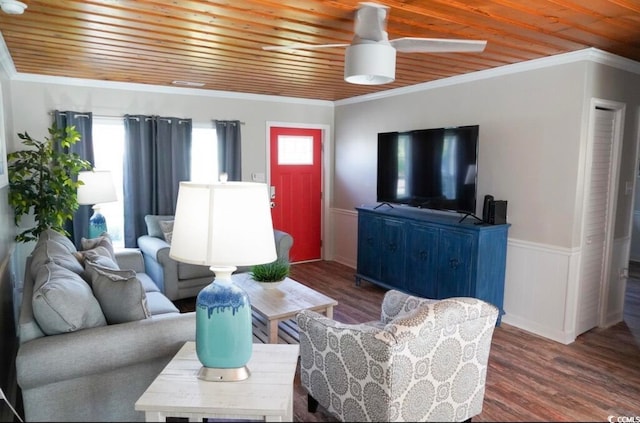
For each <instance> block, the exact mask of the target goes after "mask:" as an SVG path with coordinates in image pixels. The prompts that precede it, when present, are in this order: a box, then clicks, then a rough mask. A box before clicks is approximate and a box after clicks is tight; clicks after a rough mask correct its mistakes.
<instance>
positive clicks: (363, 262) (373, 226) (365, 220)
mask: <svg viewBox="0 0 640 423" xmlns="http://www.w3.org/2000/svg"><path fill="white" fill-rule="evenodd" d="M381 221H382V219H380V218H379V217H376V216H371V215H367V214H365V213H360V214H359V215H358V270H357V271H358V273H359V274H360V275H362V276H366V277H369V278H372V279H374V280H379V279H380V268H381V267H380V246H381V234H382V233H381Z"/></svg>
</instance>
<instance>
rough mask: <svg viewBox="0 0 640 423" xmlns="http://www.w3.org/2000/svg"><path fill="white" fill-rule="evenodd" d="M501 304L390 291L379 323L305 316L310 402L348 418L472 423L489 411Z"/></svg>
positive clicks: (304, 376) (304, 364)
mask: <svg viewBox="0 0 640 423" xmlns="http://www.w3.org/2000/svg"><path fill="white" fill-rule="evenodd" d="M497 318H498V309H497V308H496V307H494V306H493V305H491V304H489V303H486V302H484V301H481V300H478V299H475V298H449V299H445V300H429V299H424V298H419V297H413V296H410V295H407V294H404V293H401V292H399V291H394V290H391V291H389V292H387V294H385V297H384V300H383V303H382V313H381V318H380V321H376V322H368V323H363V324H357V325H349V324H343V323H339V322H336V321H334V320H332V319H328V318H326V317H325V316H323V315H321V314H318V313H316V312H313V311H303V312H301V313H299V314H298V316H297V320H298V326H299V330H300V355H301V362H300V379H301V383H302V386H303V387H304V388H305V389H306V391H307V392H308V401H309V402H308V407H309V411H310V412H315V411H316V409H317V406H318V404H319V405H321V406H322V407H324V408H325V409H326V410H327V411H328V412H330V413H331V414H333V415H334V416H336V417H337V418H338V419H339V420H342V421H378V422H384V421H391V422H395V421H465V420H470V419H471V417H473V416H475V415H477V414H479V413H480V412H481V411H482V403H483V400H484V391H485V380H486V373H487V362H488V358H489V350H490V347H491V338H492V336H493V330H494V328H495V324H496V320H497Z"/></svg>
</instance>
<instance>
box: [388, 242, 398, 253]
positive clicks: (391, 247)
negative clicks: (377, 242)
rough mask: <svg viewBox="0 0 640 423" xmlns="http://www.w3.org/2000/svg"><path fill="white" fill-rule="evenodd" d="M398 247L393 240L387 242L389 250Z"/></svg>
mask: <svg viewBox="0 0 640 423" xmlns="http://www.w3.org/2000/svg"><path fill="white" fill-rule="evenodd" d="M397 249H398V245H397V244H396V243H394V242H390V243H389V251H395V250H397Z"/></svg>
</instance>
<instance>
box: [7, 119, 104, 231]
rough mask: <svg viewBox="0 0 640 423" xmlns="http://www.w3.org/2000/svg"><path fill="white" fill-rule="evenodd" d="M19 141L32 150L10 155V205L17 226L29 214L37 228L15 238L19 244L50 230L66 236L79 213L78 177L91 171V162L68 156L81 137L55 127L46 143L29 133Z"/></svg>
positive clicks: (8, 163)
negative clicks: (67, 223)
mask: <svg viewBox="0 0 640 423" xmlns="http://www.w3.org/2000/svg"><path fill="white" fill-rule="evenodd" d="M18 137H19V138H20V139H21V140H22V143H23V144H24V145H25V146H27V147H29V148H28V149H25V150H20V151H15V152H12V153H9V154H8V155H7V167H8V174H9V205H10V206H11V207H12V208H13V212H14V221H15V224H16V226H19V225H20V221H21V220H22V218H23V217H24V216H25V215H28V214H30V213H33V216H34V219H35V226H34V227H32V228H29V229H25V230H24V231H22V232H20V233H19V234H18V235H16V241H19V242H26V241H32V240H37V239H38V235H40V233H41V232H43V231H44V230H46V229H48V228H51V229H55V230H57V231H59V232H62V233H66V230H65V229H64V224H65V222H66V221H67V220H69V219H72V218H73V214H74V212H75V211H76V210H77V209H78V197H77V189H78V186H79V185H81V184H82V182H77V176H78V173H79V172H80V171H81V170H87V169H90V168H91V164H90V163H89V162H88V161H86V160H83V159H81V158H80V156H79V155H78V154H76V153H70V152H69V147H71V146H72V145H73V144H75V143H77V142H79V141H80V133H79V132H78V131H76V129H75V127H74V126H68V127H66V128H65V129H59V128H58V127H57V125H56V124H55V123H54V124H53V125H52V126H51V127H50V128H49V137H45V139H44V141H39V140H36V139H33V138H31V136H30V135H29V134H28V133H27V132H26V131H25V132H24V133H23V134H18Z"/></svg>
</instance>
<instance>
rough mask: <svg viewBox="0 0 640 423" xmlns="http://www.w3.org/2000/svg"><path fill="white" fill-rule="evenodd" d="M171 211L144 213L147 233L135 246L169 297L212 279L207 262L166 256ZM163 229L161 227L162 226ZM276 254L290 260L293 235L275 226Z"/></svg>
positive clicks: (195, 291)
mask: <svg viewBox="0 0 640 423" xmlns="http://www.w3.org/2000/svg"><path fill="white" fill-rule="evenodd" d="M173 218H174V217H173V216H171V215H147V216H145V218H144V220H145V222H146V224H147V235H142V236H140V237H138V248H140V251H142V255H143V257H144V264H145V268H146V269H147V274H148V275H149V276H150V277H151V279H153V281H154V282H155V283H156V285H158V287H159V288H160V291H161V292H163V293H164V295H166V296H167V298H169V299H170V300H172V301H175V300H179V299H182V298H190V297H195V296H196V295H198V293H199V292H200V290H202V288H204V287H205V286H206V285H208V284H210V283H211V281H212V280H213V276H214V274H213V272H211V270H209V267H208V266H200V265H194V264H188V263H182V262H178V261H176V260H174V259H172V258H171V257H169V249H170V248H171V245H170V243H169V242H167V240H170V239H171V238H170V236H171V232H172V230H171V227H172V223H173ZM163 226H164V228H163ZM163 229H164V230H163ZM273 236H274V240H275V243H276V252H277V254H278V258H283V259H286V260H289V250H291V247H292V245H293V238H292V237H291V235H289V234H288V233H286V232H283V231H280V230H277V229H274V230H273ZM248 271H250V268H249V267H239V268H238V270H237V271H236V273H240V272H248Z"/></svg>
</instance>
